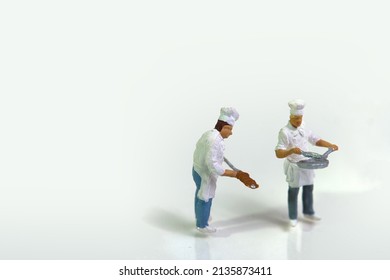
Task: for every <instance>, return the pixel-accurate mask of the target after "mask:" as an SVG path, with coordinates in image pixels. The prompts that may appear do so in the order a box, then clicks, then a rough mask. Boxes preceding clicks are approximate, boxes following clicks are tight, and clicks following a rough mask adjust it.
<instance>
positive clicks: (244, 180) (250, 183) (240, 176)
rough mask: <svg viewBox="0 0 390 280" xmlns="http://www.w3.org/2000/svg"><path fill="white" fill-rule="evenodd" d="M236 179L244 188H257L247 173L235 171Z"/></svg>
mask: <svg viewBox="0 0 390 280" xmlns="http://www.w3.org/2000/svg"><path fill="white" fill-rule="evenodd" d="M236 177H237V179H238V180H240V181H241V182H242V183H243V184H244V185H245V186H247V187H249V188H256V189H257V188H258V187H259V185H258V184H257V183H256V181H255V180H253V179H252V178H251V177H250V176H249V174H248V173H246V172H243V171H237V176H236ZM252 186H254V187H252Z"/></svg>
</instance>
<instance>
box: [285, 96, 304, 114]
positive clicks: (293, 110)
mask: <svg viewBox="0 0 390 280" xmlns="http://www.w3.org/2000/svg"><path fill="white" fill-rule="evenodd" d="M288 106H289V107H290V114H291V115H293V116H303V109H304V108H305V101H304V100H302V99H294V100H291V101H290V102H288Z"/></svg>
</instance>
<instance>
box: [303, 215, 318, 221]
mask: <svg viewBox="0 0 390 280" xmlns="http://www.w3.org/2000/svg"><path fill="white" fill-rule="evenodd" d="M303 217H305V219H306V220H308V221H310V222H318V221H321V217H318V216H316V215H303Z"/></svg>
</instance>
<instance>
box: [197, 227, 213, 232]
mask: <svg viewBox="0 0 390 280" xmlns="http://www.w3.org/2000/svg"><path fill="white" fill-rule="evenodd" d="M196 229H197V230H198V231H200V232H201V233H215V232H216V231H217V229H216V228H213V227H211V226H206V227H204V228H200V227H197V228H196Z"/></svg>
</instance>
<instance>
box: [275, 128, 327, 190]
mask: <svg viewBox="0 0 390 280" xmlns="http://www.w3.org/2000/svg"><path fill="white" fill-rule="evenodd" d="M318 140H320V138H319V137H318V136H316V135H314V134H313V133H312V132H311V131H310V130H308V129H306V128H305V124H304V123H303V122H302V124H301V126H299V127H298V128H295V127H294V126H292V125H291V123H290V121H289V122H288V123H287V125H286V126H285V127H283V128H282V129H281V130H280V131H279V140H278V144H277V145H276V147H275V150H279V149H282V150H289V149H292V148H294V147H298V148H300V149H301V150H302V151H308V144H309V143H310V144H312V145H315V144H316V143H317V142H318ZM304 159H307V158H306V157H304V156H302V155H297V154H292V155H289V156H288V157H286V159H285V161H284V174H285V175H286V181H287V182H288V184H289V186H290V187H292V188H299V187H300V186H306V185H312V184H313V179H314V171H313V170H312V169H303V168H299V167H298V165H297V164H296V163H297V162H298V161H300V160H304Z"/></svg>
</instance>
